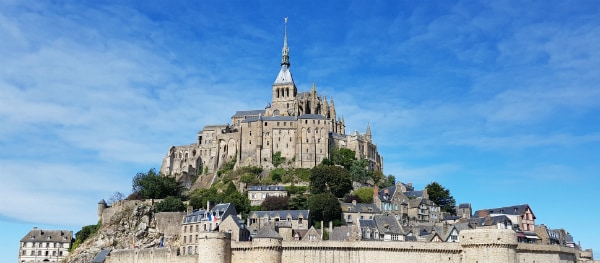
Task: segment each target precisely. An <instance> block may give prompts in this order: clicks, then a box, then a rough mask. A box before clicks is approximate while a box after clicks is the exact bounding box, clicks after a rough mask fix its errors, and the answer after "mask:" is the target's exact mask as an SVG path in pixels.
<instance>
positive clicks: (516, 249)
mask: <svg viewBox="0 0 600 263" xmlns="http://www.w3.org/2000/svg"><path fill="white" fill-rule="evenodd" d="M229 238H230V237H229V235H228V234H226V233H207V234H205V235H204V236H203V237H202V240H201V241H202V242H203V243H204V245H203V246H201V247H202V248H203V250H201V251H200V253H199V254H198V255H192V256H188V255H185V256H178V255H177V253H176V252H175V251H174V250H171V249H142V250H118V251H113V252H111V254H110V256H109V257H108V258H107V261H106V262H107V263H116V262H128V263H159V262H160V263H163V262H165V263H166V262H169V263H170V262H174V263H192V262H200V261H203V259H207V258H210V259H211V261H212V262H218V263H247V262H261V263H309V262H311V263H312V262H324V263H338V262H339V263H341V262H426V263H433V262H449V263H472V262H477V263H517V262H518V263H522V262H528V263H532V262H544V263H552V262H556V263H600V261H593V260H591V256H592V255H591V251H590V252H589V253H588V252H587V251H583V252H582V251H578V250H576V249H574V248H569V247H561V246H554V245H536V244H522V243H517V242H516V235H515V233H514V232H513V231H511V230H497V229H476V230H465V231H463V232H461V234H460V242H456V243H443V242H440V243H426V242H383V241H361V242H350V241H282V240H281V239H275V238H272V239H271V238H257V239H255V240H254V241H250V242H232V241H231V240H230V239H229ZM582 256H583V257H582ZM201 259H202V260H201Z"/></svg>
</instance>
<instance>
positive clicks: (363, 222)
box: [358, 219, 377, 228]
mask: <svg viewBox="0 0 600 263" xmlns="http://www.w3.org/2000/svg"><path fill="white" fill-rule="evenodd" d="M358 224H359V225H360V227H361V228H363V227H368V228H376V227H377V224H375V220H373V219H359V220H358Z"/></svg>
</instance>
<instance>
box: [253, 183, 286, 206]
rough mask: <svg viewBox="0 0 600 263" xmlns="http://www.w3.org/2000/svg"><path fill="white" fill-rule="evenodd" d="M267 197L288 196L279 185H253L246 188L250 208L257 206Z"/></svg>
mask: <svg viewBox="0 0 600 263" xmlns="http://www.w3.org/2000/svg"><path fill="white" fill-rule="evenodd" d="M269 196H276V197H285V196H288V192H287V190H285V188H284V187H283V186H280V185H254V186H250V187H248V199H250V205H251V206H259V205H261V204H262V202H263V201H265V199H266V198H267V197H269Z"/></svg>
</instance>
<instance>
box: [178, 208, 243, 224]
mask: <svg viewBox="0 0 600 263" xmlns="http://www.w3.org/2000/svg"><path fill="white" fill-rule="evenodd" d="M209 214H210V216H211V217H212V216H213V215H214V216H216V217H217V218H218V219H225V218H227V217H228V216H230V215H234V216H235V215H237V211H236V210H235V206H233V205H232V204H231V203H225V204H218V205H215V206H214V207H213V208H212V209H211V210H210V211H207V210H205V209H201V210H196V211H194V212H193V213H191V214H188V215H186V216H185V217H184V218H183V223H184V224H190V223H197V222H200V221H207V220H209V216H208V215H209Z"/></svg>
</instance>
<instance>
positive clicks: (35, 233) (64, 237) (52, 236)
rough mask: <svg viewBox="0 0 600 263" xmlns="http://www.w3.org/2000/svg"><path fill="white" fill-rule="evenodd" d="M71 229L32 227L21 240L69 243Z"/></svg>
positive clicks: (71, 233)
mask: <svg viewBox="0 0 600 263" xmlns="http://www.w3.org/2000/svg"><path fill="white" fill-rule="evenodd" d="M72 238H73V231H71V230H45V229H37V228H34V229H32V230H31V231H29V233H27V235H25V236H24V237H23V238H21V242H42V241H43V242H58V243H71V239H72Z"/></svg>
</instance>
